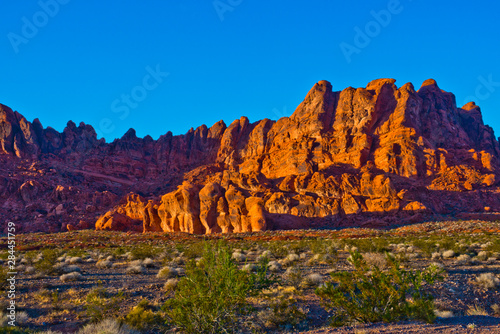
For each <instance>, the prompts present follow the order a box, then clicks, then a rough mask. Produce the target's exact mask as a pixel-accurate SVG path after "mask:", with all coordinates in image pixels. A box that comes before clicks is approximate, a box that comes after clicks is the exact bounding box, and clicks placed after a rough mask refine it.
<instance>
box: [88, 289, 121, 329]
mask: <svg viewBox="0 0 500 334" xmlns="http://www.w3.org/2000/svg"><path fill="white" fill-rule="evenodd" d="M122 299H123V292H122V291H120V292H118V293H117V294H111V293H109V292H108V291H107V290H106V289H105V288H103V287H96V288H92V289H91V290H90V291H89V293H88V294H87V296H86V298H85V302H86V303H85V310H86V312H87V316H88V317H89V318H90V321H92V322H97V321H101V320H103V319H104V318H105V317H107V316H110V315H115V314H116V313H117V312H118V311H119V310H120V306H119V304H120V302H121V301H122Z"/></svg>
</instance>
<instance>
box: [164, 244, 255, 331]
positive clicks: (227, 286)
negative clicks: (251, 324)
mask: <svg viewBox="0 0 500 334" xmlns="http://www.w3.org/2000/svg"><path fill="white" fill-rule="evenodd" d="M252 277H253V276H252V275H251V274H249V273H246V272H244V271H242V270H239V269H238V265H237V264H236V263H235V262H234V260H233V259H231V251H230V250H229V249H228V248H227V247H224V246H222V245H221V244H217V245H216V246H215V247H211V246H210V245H209V244H206V246H205V249H204V251H203V261H202V263H201V264H199V265H198V266H196V264H195V261H189V262H188V263H187V265H186V276H185V277H183V278H182V279H181V280H180V281H179V283H178V285H177V287H176V290H175V294H174V297H173V298H172V299H169V300H167V302H166V303H165V304H164V305H163V310H164V311H165V312H166V316H167V318H168V320H169V321H170V322H171V323H173V324H175V325H176V326H177V327H178V328H180V329H181V330H182V331H183V332H186V333H221V332H224V333H229V332H233V331H235V330H236V329H237V328H238V326H237V325H236V324H237V322H238V318H239V316H241V315H243V314H246V313H247V312H249V311H250V307H249V304H248V303H247V301H246V297H247V296H248V295H249V294H251V293H253V292H254V291H255V290H256V289H257V288H260V287H261V285H262V277H261V278H260V279H259V278H252Z"/></svg>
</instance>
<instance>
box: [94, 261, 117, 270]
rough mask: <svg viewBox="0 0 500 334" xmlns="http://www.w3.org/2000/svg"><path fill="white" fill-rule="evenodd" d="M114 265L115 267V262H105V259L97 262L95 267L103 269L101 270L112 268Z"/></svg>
mask: <svg viewBox="0 0 500 334" xmlns="http://www.w3.org/2000/svg"><path fill="white" fill-rule="evenodd" d="M112 265H113V262H111V261H109V260H105V259H101V260H99V261H97V263H96V264H95V266H96V267H97V268H101V269H104V268H111V266H112Z"/></svg>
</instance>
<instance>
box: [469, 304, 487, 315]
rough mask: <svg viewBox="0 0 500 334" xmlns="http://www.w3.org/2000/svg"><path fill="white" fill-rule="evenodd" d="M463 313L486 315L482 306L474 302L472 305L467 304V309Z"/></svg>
mask: <svg viewBox="0 0 500 334" xmlns="http://www.w3.org/2000/svg"><path fill="white" fill-rule="evenodd" d="M465 315H486V316H488V315H489V314H488V312H487V311H486V310H485V309H484V308H482V307H481V306H479V305H477V304H474V305H472V306H469V307H468V308H467V311H465Z"/></svg>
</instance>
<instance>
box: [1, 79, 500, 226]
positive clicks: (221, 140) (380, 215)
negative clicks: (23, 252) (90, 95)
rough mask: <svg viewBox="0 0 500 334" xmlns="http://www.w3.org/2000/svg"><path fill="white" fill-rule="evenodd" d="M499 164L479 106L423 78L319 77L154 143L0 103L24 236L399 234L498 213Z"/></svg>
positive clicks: (5, 162) (5, 155)
mask: <svg viewBox="0 0 500 334" xmlns="http://www.w3.org/2000/svg"><path fill="white" fill-rule="evenodd" d="M499 158H500V146H499V143H498V141H497V140H496V138H495V136H494V134H493V130H492V129H491V128H490V127H488V126H486V125H484V123H483V120H482V117H481V111H480V109H479V107H478V106H476V105H475V104H474V103H473V102H471V103H468V104H466V105H465V106H463V107H462V108H458V107H457V106H456V103H455V97H454V95H453V94H451V93H448V92H445V91H443V90H441V89H440V88H439V87H438V85H437V83H436V82H435V81H434V80H432V79H430V80H427V81H425V82H424V83H423V85H422V87H421V88H420V89H419V90H418V91H416V90H415V89H414V87H413V85H412V84H411V83H407V84H405V85H403V86H402V87H400V88H398V87H397V86H396V85H395V80H394V79H379V80H374V81H372V82H370V83H369V84H368V85H367V87H366V88H357V89H355V88H352V87H349V88H346V89H344V90H343V91H340V92H335V91H333V90H332V85H331V84H330V83H329V82H327V81H320V82H318V83H317V84H316V85H314V87H313V88H312V89H311V90H310V91H309V93H308V94H307V96H306V98H305V99H304V101H303V102H302V103H301V104H300V105H299V106H298V107H297V109H296V110H295V112H294V113H293V115H291V116H290V117H283V118H281V119H279V120H277V121H271V120H268V119H264V120H261V121H258V122H255V123H250V122H249V120H248V118H246V117H242V118H241V119H239V120H235V121H234V122H232V123H231V124H230V125H229V126H226V125H225V124H224V122H222V121H220V122H218V123H216V124H214V125H213V126H212V127H210V128H208V127H207V126H205V125H203V126H200V127H198V128H197V129H196V130H194V129H191V130H190V131H189V132H188V133H187V134H185V135H181V136H173V135H172V134H171V133H170V132H169V133H167V134H166V135H163V136H161V137H160V138H159V139H158V140H153V139H152V138H151V137H149V136H146V137H145V138H138V137H137V136H136V135H135V131H134V130H133V129H131V130H129V131H128V132H127V133H126V134H125V135H124V136H123V137H122V138H121V139H117V140H115V141H114V142H112V143H109V144H108V143H105V142H104V140H103V139H101V140H97V138H96V133H95V131H94V129H93V128H92V127H91V126H90V125H85V124H83V123H81V124H80V125H79V126H78V127H77V126H76V125H75V124H74V123H73V122H71V121H70V122H68V125H67V127H66V128H65V129H64V131H63V133H58V132H57V131H55V130H53V129H51V128H46V129H44V128H43V126H42V125H41V123H40V121H38V120H37V119H36V120H35V121H33V123H30V122H28V121H27V120H26V119H25V118H24V117H23V116H22V115H20V114H19V113H17V112H14V111H12V110H11V109H10V108H8V107H6V106H3V105H0V163H1V166H2V169H1V171H0V198H1V201H2V204H0V213H1V214H2V216H3V217H5V221H9V220H16V221H18V222H19V223H20V224H21V225H22V226H23V228H24V230H25V231H36V230H42V231H48V230H51V231H52V230H58V229H61V228H63V229H64V228H66V229H80V228H84V227H85V226H86V225H88V224H89V223H93V222H96V221H97V223H96V224H95V226H96V228H97V229H111V230H121V231H127V230H134V231H137V230H140V231H166V232H170V231H183V232H189V233H220V232H222V233H230V232H248V231H262V230H266V229H277V228H310V227H319V226H330V227H336V226H353V225H366V224H372V225H377V226H381V225H384V224H385V225H391V224H402V223H405V222H406V223H410V222H415V221H418V220H421V219H423V218H425V217H426V216H429V215H432V214H436V213H437V214H448V215H450V214H451V215H454V214H458V213H460V212H480V211H483V210H484V207H489V208H490V210H491V211H500V195H499V194H500V188H499V187H498V180H499ZM129 193H131V194H129ZM127 194H128V195H127ZM120 198H121V200H120ZM79 221H80V223H77V222H79ZM2 223H4V222H2Z"/></svg>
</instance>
